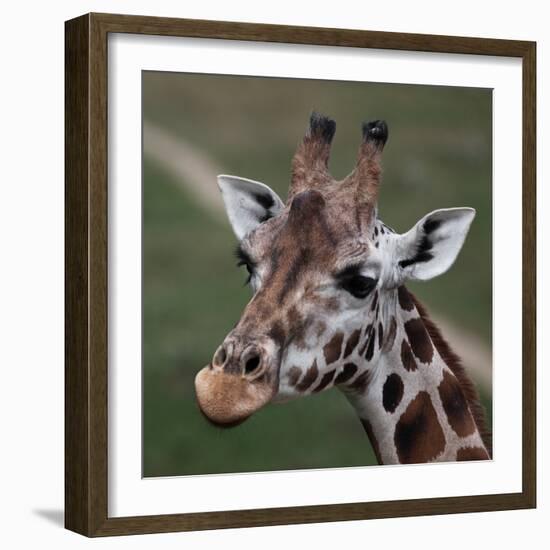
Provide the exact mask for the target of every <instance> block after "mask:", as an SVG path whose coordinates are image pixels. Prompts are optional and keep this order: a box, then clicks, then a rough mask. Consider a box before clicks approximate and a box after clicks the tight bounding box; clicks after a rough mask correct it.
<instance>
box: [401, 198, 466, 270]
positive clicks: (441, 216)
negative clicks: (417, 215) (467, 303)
mask: <svg viewBox="0 0 550 550" xmlns="http://www.w3.org/2000/svg"><path fill="white" fill-rule="evenodd" d="M475 214H476V211H475V210H474V209H473V208H445V209H442V210H435V211H434V212H431V213H430V214H427V215H426V216H424V217H423V218H422V219H421V220H420V221H418V222H417V223H416V225H415V226H414V227H413V228H412V229H411V230H410V231H408V232H407V233H405V234H404V235H400V236H399V238H398V239H399V240H398V243H397V269H398V271H399V277H398V278H399V279H401V280H403V281H404V280H406V279H412V280H418V281H425V280H428V279H432V278H433V277H437V276H438V275H441V274H442V273H445V271H447V270H448V269H449V268H450V267H451V266H452V265H453V263H454V261H455V260H456V258H457V256H458V253H459V252H460V250H461V248H462V245H463V244H464V239H466V235H467V234H468V230H469V229H470V224H471V223H472V220H473V219H474V216H475Z"/></svg>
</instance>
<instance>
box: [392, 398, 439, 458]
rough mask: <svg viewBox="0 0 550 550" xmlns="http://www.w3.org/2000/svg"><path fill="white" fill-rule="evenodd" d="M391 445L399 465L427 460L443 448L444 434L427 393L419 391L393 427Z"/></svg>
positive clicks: (437, 454)
mask: <svg viewBox="0 0 550 550" xmlns="http://www.w3.org/2000/svg"><path fill="white" fill-rule="evenodd" d="M394 442H395V448H396V450H397V456H398V457H399V462H400V463H401V464H417V463H421V462H429V461H430V460H433V459H435V458H437V456H439V455H440V454H441V453H442V452H443V451H444V450H445V435H444V434H443V430H442V429H441V425H440V424H439V420H438V419H437V413H436V412H435V409H434V406H433V404H432V400H431V398H430V395H429V394H428V392H425V391H421V392H420V393H419V394H418V395H417V396H416V397H415V398H414V399H413V400H412V401H411V402H410V403H409V405H408V407H407V409H406V410H405V412H404V413H403V414H402V415H401V417H400V418H399V422H398V423H397V426H396V427H395V435H394Z"/></svg>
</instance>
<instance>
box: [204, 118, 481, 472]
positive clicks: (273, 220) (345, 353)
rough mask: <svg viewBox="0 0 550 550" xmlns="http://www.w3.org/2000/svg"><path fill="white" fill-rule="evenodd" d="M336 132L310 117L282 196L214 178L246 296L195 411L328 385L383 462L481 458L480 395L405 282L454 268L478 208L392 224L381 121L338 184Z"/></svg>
mask: <svg viewBox="0 0 550 550" xmlns="http://www.w3.org/2000/svg"><path fill="white" fill-rule="evenodd" d="M335 130H336V124H335V122H334V121H333V120H332V119H330V118H328V117H326V116H322V115H320V114H317V113H315V112H314V113H312V115H311V117H310V121H309V127H308V130H307V131H306V134H305V137H304V138H303V140H302V141H301V142H300V144H299V145H298V148H297V150H296V153H295V155H294V158H293V160H292V170H291V183H290V187H289V192H288V198H287V201H286V204H285V203H284V202H283V201H282V200H281V199H280V198H279V196H278V195H277V194H276V193H275V192H274V191H273V190H272V189H271V188H269V187H268V186H267V185H265V184H263V183H260V182H256V181H253V180H249V179H245V178H238V177H234V176H226V175H221V176H219V177H218V185H219V187H220V190H221V193H222V197H223V200H224V204H225V207H226V210H227V214H228V217H229V221H230V223H231V226H232V228H233V230H234V233H235V235H236V237H237V239H238V241H239V244H238V248H237V252H236V254H237V258H238V265H243V266H245V267H246V269H247V271H248V283H249V284H250V286H251V288H252V291H253V296H252V299H251V300H250V302H249V303H248V304H247V305H246V307H245V309H244V311H243V313H242V316H241V318H240V320H239V321H238V323H237V324H236V325H235V327H234V328H233V329H232V330H231V331H230V332H229V334H228V335H227V336H226V338H225V340H224V341H223V343H222V344H221V345H220V347H219V348H218V349H217V350H216V352H215V353H214V356H213V358H212V361H211V363H210V364H209V365H208V366H206V367H204V368H203V369H202V370H200V371H199V372H198V374H197V375H196V378H195V390H196V397H197V402H198V405H199V408H200V410H201V412H202V413H203V414H204V415H205V416H206V418H207V419H208V420H209V421H210V422H212V423H214V424H215V425H218V426H222V427H230V426H234V425H236V424H239V423H241V422H243V421H244V420H246V419H247V418H248V417H249V416H251V415H252V414H253V413H255V412H256V411H258V410H259V409H260V408H262V407H263V406H265V405H266V404H267V403H270V402H284V401H287V400H289V399H293V398H296V397H300V396H305V395H311V394H316V393H318V392H321V391H326V390H328V389H329V388H332V387H337V388H339V389H340V390H341V391H342V392H343V393H344V395H345V396H346V397H347V398H348V400H349V402H350V403H351V405H352V406H353V408H354V409H355V411H356V413H357V416H358V417H359V419H360V421H361V423H362V424H363V427H364V429H365V431H366V433H367V436H368V438H369V440H370V442H371V445H372V447H373V449H374V452H375V455H376V458H377V460H378V462H379V463H380V464H411V463H425V462H432V461H460V460H486V459H490V457H491V448H490V437H489V434H488V432H487V430H486V427H485V420H484V411H483V408H482V406H481V404H480V401H479V397H478V394H477V391H476V389H475V387H474V385H473V383H472V382H471V380H470V379H469V378H468V376H467V374H466V372H465V370H464V368H463V366H462V365H461V363H460V359H459V358H458V357H457V356H456V355H455V354H454V352H453V351H452V350H451V349H450V347H449V345H448V344H447V343H446V341H445V340H444V339H443V337H442V336H441V333H440V331H439V330H438V328H437V326H436V325H435V324H434V323H433V322H432V321H431V319H430V318H429V316H428V314H427V312H426V310H425V308H424V307H423V306H422V305H421V304H420V302H419V301H418V300H417V299H416V297H415V296H414V295H413V294H412V293H411V292H409V291H408V290H407V288H406V286H405V283H406V282H407V281H409V280H428V279H431V278H432V277H436V276H437V275H440V274H442V273H444V272H445V271H447V270H448V269H449V268H450V267H451V265H452V264H453V263H454V261H455V259H456V257H457V255H458V253H459V252H460V250H461V248H462V245H463V243H464V240H465V238H466V235H467V233H468V230H469V228H470V224H471V223H472V221H473V218H474V216H475V210H474V209H472V208H447V209H441V210H436V211H434V212H431V213H429V214H427V215H426V216H424V217H423V218H421V219H420V220H419V221H418V222H417V223H416V224H415V225H414V226H413V227H412V229H410V230H409V231H408V232H406V233H404V234H398V233H396V232H395V231H394V230H393V229H391V228H390V227H389V226H387V225H386V224H384V223H383V222H382V221H381V220H380V219H379V218H378V215H377V199H378V188H379V184H380V180H381V157H382V151H383V149H384V146H385V144H386V141H387V138H388V128H387V124H386V123H385V122H384V121H380V120H376V121H373V122H367V123H363V125H362V134H363V138H362V142H361V145H360V147H359V153H358V157H357V162H356V166H355V167H354V169H353V171H352V172H351V173H350V174H349V175H348V176H347V177H346V178H345V179H343V180H342V181H336V180H335V179H334V178H333V177H332V176H331V175H330V173H329V171H328V160H329V153H330V148H331V143H332V139H333V136H334V134H335Z"/></svg>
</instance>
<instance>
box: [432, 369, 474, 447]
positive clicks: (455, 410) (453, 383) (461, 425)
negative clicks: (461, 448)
mask: <svg viewBox="0 0 550 550" xmlns="http://www.w3.org/2000/svg"><path fill="white" fill-rule="evenodd" d="M437 389H438V391H439V397H440V398H441V404H442V405H443V409H444V410H445V414H446V415H447V420H448V421H449V424H450V426H451V428H452V429H453V430H454V431H455V433H456V434H457V435H459V436H460V437H467V436H469V435H470V434H473V433H474V432H475V430H476V425H475V422H474V419H473V418H472V414H471V413H470V408H469V407H468V402H467V401H466V398H465V397H464V393H463V391H462V388H461V387H460V384H459V383H458V380H457V379H456V377H455V376H453V375H452V374H451V373H450V372H449V371H447V370H446V371H443V379H442V380H441V383H440V384H439V386H438V388H437Z"/></svg>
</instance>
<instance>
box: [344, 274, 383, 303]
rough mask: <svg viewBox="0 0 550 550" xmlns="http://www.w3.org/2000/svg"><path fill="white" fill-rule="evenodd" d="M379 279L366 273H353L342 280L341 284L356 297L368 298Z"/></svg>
mask: <svg viewBox="0 0 550 550" xmlns="http://www.w3.org/2000/svg"><path fill="white" fill-rule="evenodd" d="M377 282H378V281H377V280H376V279H373V278H372V277H365V276H364V275H353V276H351V277H349V278H346V279H344V280H342V281H341V283H340V286H341V287H342V288H343V289H344V290H346V291H348V292H349V293H350V294H351V295H353V296H355V297H356V298H366V297H367V296H368V295H369V294H370V293H371V292H372V290H373V289H374V287H375V286H376V283H377Z"/></svg>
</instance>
